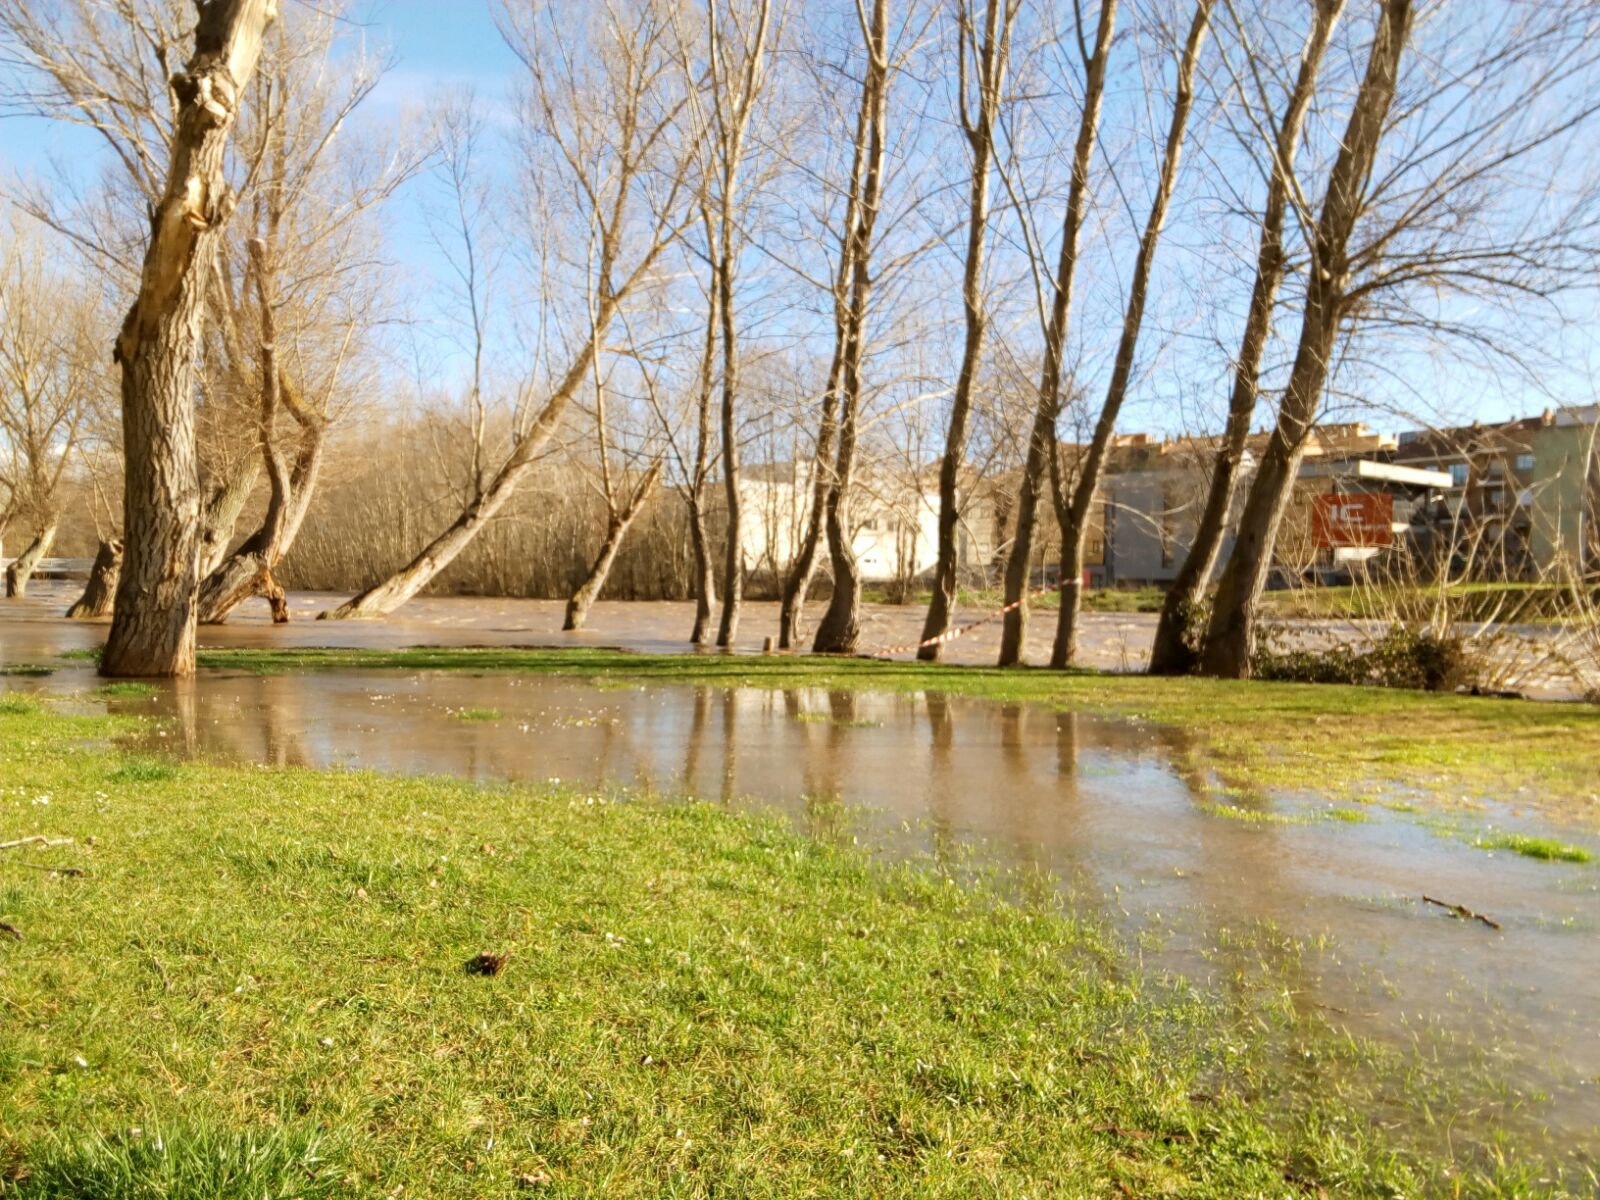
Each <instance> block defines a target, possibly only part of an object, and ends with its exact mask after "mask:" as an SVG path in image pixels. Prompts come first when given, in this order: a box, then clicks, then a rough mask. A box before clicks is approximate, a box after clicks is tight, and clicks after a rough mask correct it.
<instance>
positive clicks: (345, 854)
mask: <svg viewBox="0 0 1600 1200" xmlns="http://www.w3.org/2000/svg"><path fill="white" fill-rule="evenodd" d="M118 724H119V722H118V721H117V720H116V719H113V718H104V717H101V718H80V717H70V716H62V715H56V714H50V713H46V712H42V711H39V710H38V709H37V708H30V709H27V710H25V711H18V712H11V713H6V714H5V715H0V777H3V778H4V779H5V780H6V781H7V784H8V788H7V790H6V792H5V793H4V794H0V820H3V821H4V825H5V828H7V829H10V830H16V831H17V833H18V834H19V835H20V834H29V833H34V832H39V833H47V834H49V835H52V836H54V837H71V838H73V839H75V840H74V842H73V843H72V844H71V845H63V846H58V847H54V848H52V849H51V852H50V854H51V859H50V861H51V862H53V863H56V864H57V865H62V866H71V867H76V868H79V869H80V870H82V871H84V872H86V873H84V874H79V875H59V874H51V873H49V872H43V871H38V872H36V871H20V870H19V871H15V872H11V871H6V867H5V863H4V861H0V871H5V874H6V878H5V883H6V886H5V887H4V888H3V889H0V920H4V921H6V922H7V923H8V924H9V925H11V926H13V927H14V928H15V929H16V930H18V931H19V933H20V934H21V936H22V938H23V940H21V941H8V942H5V943H0V981H3V983H4V992H5V1004H6V1011H7V1012H8V1013H21V1014H26V1019H24V1020H10V1019H8V1020H6V1021H3V1022H0V1094H4V1095H5V1096H6V1097H7V1100H6V1103H5V1105H4V1106H0V1146H4V1147H6V1148H7V1156H6V1160H5V1161H6V1162H7V1164H8V1165H9V1169H10V1171H11V1173H12V1178H11V1180H10V1181H8V1182H7V1183H6V1184H5V1185H4V1189H5V1191H6V1194H16V1195H19V1196H23V1197H30V1198H38V1197H55V1196H67V1195H83V1194H94V1195H109V1196H116V1195H122V1194H128V1195H135V1194H137V1195H145V1194H151V1195H153V1194H161V1195H171V1196H178V1197H188V1196H194V1197H199V1196H230V1195H234V1194H239V1195H245V1194H248V1195H268V1194H271V1195H306V1196H312V1195H319V1194H339V1195H355V1196H362V1195H372V1196H380V1195H382V1196H388V1195H393V1194H395V1193H396V1189H397V1188H399V1189H403V1191H404V1193H405V1194H408V1195H409V1194H414V1195H426V1196H431V1197H445V1198H449V1197H457V1196H462V1197H465V1196H490V1195H494V1196H503V1195H507V1194H510V1193H512V1192H514V1191H516V1190H518V1189H519V1188H547V1189H549V1190H550V1191H551V1192H552V1193H553V1194H561V1195H598V1194H605V1195H607V1196H658V1195H667V1194H671V1195H699V1194H708V1193H711V1192H726V1193H729V1194H763V1195H773V1196H779V1195H782V1196H790V1195H830V1196H833V1195H841V1196H842V1195H873V1196H918V1197H921V1196H951V1197H956V1196H961V1197H965V1196H971V1195H979V1194H983V1195H1024V1194H1026V1195H1035V1194H1037V1195H1044V1194H1061V1195H1137V1196H1154V1195H1173V1196H1179V1195H1181V1196H1185V1197H1196V1198H1201V1200H1205V1198H1213V1200H1222V1198H1224V1197H1227V1198H1232V1197H1239V1196H1284V1195H1308V1196H1316V1195H1318V1194H1322V1193H1326V1194H1328V1195H1330V1196H1340V1197H1346V1196H1351V1197H1377V1196H1396V1195H1406V1196H1413V1195H1431V1194H1438V1195H1450V1196H1482V1197H1488V1196H1496V1197H1502V1198H1506V1197H1520V1198H1529V1197H1563V1196H1575V1195H1581V1194H1584V1193H1585V1192H1587V1191H1588V1190H1590V1189H1591V1186H1592V1183H1593V1177H1592V1175H1589V1176H1584V1175H1582V1173H1581V1171H1579V1173H1578V1174H1576V1175H1571V1176H1570V1177H1567V1178H1565V1179H1564V1177H1563V1176H1562V1174H1561V1168H1558V1167H1556V1166H1553V1165H1551V1164H1550V1163H1548V1162H1545V1161H1542V1160H1541V1159H1540V1158H1539V1156H1538V1155H1536V1154H1532V1153H1530V1152H1528V1151H1527V1149H1526V1147H1525V1146H1523V1145H1521V1144H1520V1143H1517V1142H1515V1141H1512V1140H1507V1139H1506V1138H1505V1137H1504V1136H1503V1135H1495V1136H1494V1137H1493V1138H1492V1139H1491V1140H1490V1141H1488V1142H1480V1143H1477V1144H1472V1143H1471V1141H1470V1139H1469V1138H1467V1137H1465V1136H1462V1135H1461V1134H1460V1133H1459V1132H1458V1131H1457V1132H1453V1134H1452V1136H1451V1137H1449V1138H1435V1139H1432V1140H1429V1139H1427V1138H1418V1139H1413V1138H1412V1136H1411V1133H1412V1132H1416V1131H1417V1129H1418V1126H1417V1123H1416V1121H1415V1115H1416V1114H1418V1113H1425V1112H1441V1113H1442V1112H1451V1111H1463V1110H1464V1109H1465V1108H1466V1107H1468V1106H1469V1105H1470V1103H1472V1101H1471V1098H1470V1097H1463V1096H1461V1095H1458V1094H1456V1093H1455V1092H1454V1091H1453V1090H1452V1087H1453V1085H1452V1084H1450V1082H1449V1081H1448V1080H1444V1079H1440V1078H1436V1077H1434V1076H1433V1075H1430V1074H1429V1073H1428V1072H1427V1071H1425V1070H1423V1069H1420V1068H1419V1067H1416V1066H1407V1067H1405V1068H1403V1069H1401V1068H1399V1067H1397V1066H1396V1067H1395V1069H1393V1070H1385V1069H1384V1067H1383V1064H1384V1063H1385V1062H1386V1061H1389V1060H1390V1059H1391V1058H1392V1055H1390V1054H1389V1053H1388V1052H1381V1051H1378V1050H1376V1049H1374V1048H1372V1047H1370V1046H1369V1045H1367V1044H1366V1043H1364V1042H1362V1041H1361V1040H1359V1039H1356V1038H1352V1037H1349V1036H1339V1035H1336V1034H1334V1033H1332V1032H1331V1031H1329V1030H1328V1029H1327V1028H1326V1027H1325V1026H1323V1025H1322V1024H1320V1023H1319V1022H1317V1021H1315V1020H1307V1019H1305V1018H1304V1017H1303V1016H1302V1015H1300V1014H1298V1013H1297V1012H1296V1010H1295V1004H1294V1003H1293V996H1294V995H1295V994H1296V993H1297V992H1298V991H1299V988H1298V986H1297V985H1296V984H1295V982H1294V977H1295V975H1296V973H1297V972H1300V971H1302V970H1304V955H1305V953H1306V950H1305V947H1304V945H1303V943H1302V942H1300V941H1298V940H1297V939H1295V938H1294V937H1292V936H1290V935H1288V934H1287V933H1285V932H1283V931H1282V930H1278V929H1275V928H1273V927H1271V926H1270V925H1268V924H1265V923H1261V924H1247V925H1243V926H1238V927H1231V926H1230V927H1229V928H1228V929H1225V930H1224V931H1222V933H1221V934H1219V936H1218V938H1217V940H1216V943H1215V948H1214V953H1215V954H1216V955H1217V957H1218V962H1219V964H1221V966H1222V967H1223V968H1224V969H1225V970H1226V971H1227V972H1228V973H1229V977H1230V979H1231V980H1232V983H1231V985H1230V987H1229V988H1228V989H1227V990H1226V992H1225V994H1223V995H1222V996H1220V997H1213V996H1209V995H1208V994H1206V993H1203V992H1201V991H1199V990H1197V989H1195V988H1193V987H1190V986H1188V985H1186V984H1183V983H1181V982H1172V983H1166V984H1162V983H1157V982H1154V981H1152V980H1149V979H1146V978H1143V977H1142V975H1141V972H1140V971H1139V969H1138V960H1137V957H1136V953H1135V952H1134V951H1132V950H1130V949H1129V948H1127V947H1125V946H1124V945H1123V944H1122V943H1121V942H1120V940H1119V939H1118V938H1117V937H1116V936H1115V935H1113V934H1112V933H1110V932H1109V927H1108V925H1107V924H1106V923H1105V922H1104V921H1103V920H1101V919H1098V918H1097V917H1096V916H1095V915H1094V914H1093V913H1092V912H1082V911H1077V912H1074V911H1069V910H1067V909H1065V908H1063V906H1062V904H1061V902H1060V900H1059V897H1058V894H1057V893H1056V891H1055V890H1054V889H1053V888H1049V887H1043V886H1041V887H1039V888H1038V889H1036V890H1035V891H1034V892H1033V893H1032V894H1031V895H1030V896H1027V897H1019V896H1018V895H1017V891H1016V889H1014V888H1001V887H1000V886H999V885H998V884H991V883H989V882H987V881H986V880H985V879H984V877H983V876H981V875H979V876H977V877H975V878H973V879H971V880H970V881H967V882H964V883H961V884H958V883H957V882H956V880H955V878H954V877H953V876H952V875H951V874H949V873H948V872H947V871H945V870H943V869H942V868H941V867H940V866H939V864H938V863H937V862H936V861H933V862H917V863H911V864H904V865H900V866H892V865H888V864H884V863H875V862H873V861H871V860H869V859H868V858H867V857H865V856H864V855H863V854H862V853H861V852H859V851H857V850H855V849H853V848H851V847H849V846H846V845H839V844H834V843H830V842H827V841H824V840H818V839H812V838H807V837H803V836H799V835H797V834H796V833H793V832H790V831H789V830H787V829H786V828H785V827H784V826H783V825H782V824H780V823H778V822H776V821H773V820H767V819H762V818H759V817H755V816H749V815H740V814H738V813H735V812H730V811H726V810H723V809H720V808H717V807H713V806H711V805H706V804H694V803H680V804H664V803H660V802H657V801H654V800H652V799H649V798H647V797H642V796H640V795H639V794H638V793H630V792H626V791H614V792H608V793H596V792H594V791H591V790H589V789H587V788H583V787H579V788H571V787H562V786H559V785H553V784H544V785H513V784H505V783H493V784H474V783H472V782H469V781H465V780H450V779H437V778H398V779H396V778H386V777H382V776H378V775H374V774H370V773H366V772H357V771H350V772H346V771H334V772H319V771H312V770H305V769H264V768H261V767H226V766H218V765H214V764H207V763H195V764H191V765H186V766H184V767H183V768H181V770H176V771H174V775H173V776H172V777H165V778H163V777H159V776H152V775H149V774H146V773H145V772H146V769H147V768H146V764H147V761H148V760H141V759H136V758H130V757H129V756H127V755H124V754H122V753H120V752H118V751H115V750H108V749H96V750H85V749H84V744H85V742H86V740H87V739H90V738H94V737H103V736H104V735H106V734H107V733H108V732H110V731H111V730H113V729H115V728H117V727H118ZM869 732H870V731H869ZM135 782H137V783H139V784H140V786H129V784H130V783H135ZM37 794H49V795H50V796H51V797H53V803H51V804H50V805H49V806H47V807H39V806H34V805H33V804H32V802H31V800H30V799H29V797H34V796H36V795H37ZM820 803H821V804H822V808H823V810H824V811H823V813H822V817H823V819H824V820H827V819H837V817H838V813H837V804H836V802H834V801H830V800H828V799H826V798H824V799H823V800H822V801H821V802H820ZM12 861H16V862H23V861H34V858H33V856H32V855H31V854H30V855H28V856H27V857H26V858H17V859H14V860H12ZM39 861H42V859H40V860H39ZM485 955H488V956H490V957H492V958H493V959H494V960H495V961H496V963H497V967H496V969H495V970H494V971H492V972H483V971H480V972H479V973H477V974H472V973H469V972H468V971H467V970H466V969H465V968H464V964H466V963H469V962H481V961H485V960H484V958H483V956H485ZM1391 1065H1393V1064H1391ZM1374 1070H1384V1074H1383V1075H1382V1076H1381V1078H1380V1077H1375V1076H1374V1075H1373V1071H1374ZM1375 1080H1376V1082H1375ZM1376 1113H1382V1114H1384V1119H1381V1120H1375V1119H1374V1114H1376ZM1400 1113H1405V1114H1410V1115H1411V1119H1410V1121H1409V1123H1407V1122H1400V1121H1396V1120H1390V1119H1388V1118H1389V1116H1391V1115H1393V1114H1400ZM1423 1124H1424V1125H1425V1124H1426V1122H1424V1123H1423ZM136 1128H137V1129H138V1130H139V1131H140V1132H139V1133H137V1134H135V1133H134V1132H133V1130H134V1129H136ZM253 1131H270V1132H253ZM0 1169H3V1168H0ZM228 1180H234V1181H243V1182H238V1183H225V1181H228ZM233 1186H237V1187H239V1188H242V1189H243V1190H240V1191H237V1192H231V1191H228V1190H225V1187H233ZM119 1188H121V1189H123V1190H122V1191H119V1190H117V1189H119Z"/></svg>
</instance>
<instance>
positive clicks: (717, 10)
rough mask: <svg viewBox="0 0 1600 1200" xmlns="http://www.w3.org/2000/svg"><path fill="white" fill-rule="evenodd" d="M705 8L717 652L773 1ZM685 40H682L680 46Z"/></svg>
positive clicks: (729, 593) (739, 551)
mask: <svg viewBox="0 0 1600 1200" xmlns="http://www.w3.org/2000/svg"><path fill="white" fill-rule="evenodd" d="M705 5H706V11H705V39H704V41H705V63H704V66H703V67H698V66H696V65H695V64H694V63H693V61H692V59H693V56H692V55H691V54H690V52H689V51H688V49H687V48H685V49H684V51H683V54H684V59H685V62H686V64H687V65H688V72H687V74H689V75H690V92H689V110H690V114H691V118H692V120H693V124H694V126H695V131H696V134H697V136H698V137H699V138H700V140H701V141H702V142H703V143H704V145H705V155H706V158H707V160H708V161H707V162H706V164H705V182H704V184H703V186H702V187H701V190H700V196H699V209H700V220H701V225H702V227H703V229H704V232H705V252H706V262H707V266H708V269H709V272H710V280H709V284H708V286H707V288H706V303H707V314H706V324H707V332H706V338H707V346H708V349H709V346H710V342H711V339H712V338H713V336H715V337H716V339H717V340H718V341H719V342H720V345H721V349H722V396H721V404H720V406H719V423H720V426H721V435H722V456H721V457H722V491H723V509H724V512H725V515H726V529H727V533H726V536H725V539H724V546H723V562H722V612H721V615H720V617H719V618H718V622H717V645H719V646H731V645H733V642H734V638H735V636H736V634H737V632H738V628H739V608H740V603H741V600H742V597H743V591H744V562H743V549H744V547H743V543H742V541H741V539H740V536H739V534H740V493H739V429H738V420H737V416H738V412H737V410H738V401H739V321H738V315H739V314H738V309H737V307H736V305H735V303H734V300H735V295H734V291H735V280H736V276H737V273H738V265H739V257H740V254H741V251H742V249H743V243H744V240H745V233H744V230H743V228H742V223H743V217H744V215H745V211H746V209H747V208H748V201H747V198H746V195H745V194H744V192H743V186H744V183H743V180H742V179H741V178H740V174H741V171H742V169H743V167H744V165H745V158H746V154H747V150H748V145H749V134H750V126H751V120H752V117H753V116H754V114H755V112H756V110H757V106H758V104H759V103H760V99H761V95H762V92H763V91H764V90H765V87H766V81H767V58H768V41H769V32H770V29H771V25H772V0H705ZM686 40H687V39H682V38H680V41H686ZM700 79H703V80H704V103H702V94H701V90H700V88H699V87H698V86H697V84H698V81H699V80H700ZM707 110H709V111H707ZM713 330H715V333H713ZM708 385H709V376H708V375H707V373H706V372H705V370H704V369H703V370H702V389H703V391H702V394H703V395H705V396H706V397H707V399H709V386H708ZM696 458H697V464H698V465H700V466H703V465H704V460H705V455H704V454H703V453H702V452H700V451H698V450H697V453H696ZM692 504H693V512H692V514H691V515H692V518H693V519H694V521H695V522H696V537H697V544H698V543H699V542H703V539H704V529H703V517H702V516H701V515H700V513H699V497H698V496H696V497H695V498H694V500H693V501H692ZM697 628H698V622H697Z"/></svg>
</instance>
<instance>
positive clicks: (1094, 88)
mask: <svg viewBox="0 0 1600 1200" xmlns="http://www.w3.org/2000/svg"><path fill="white" fill-rule="evenodd" d="M1116 23H1117V0H1101V3H1100V18H1099V23H1098V27H1097V29H1096V31H1095V42H1094V50H1093V51H1092V52H1091V53H1090V54H1089V57H1088V59H1087V60H1086V61H1085V63H1084V91H1083V112H1082V115H1081V117H1080V118H1079V120H1078V141H1077V144H1076V146H1075V147H1074V148H1073V153H1072V181H1071V183H1070V185H1069V186H1068V189H1067V211H1066V216H1065V217H1064V218H1063V221H1062V235H1061V256H1060V261H1059V262H1058V264H1057V267H1056V278H1055V287H1054V294H1053V296H1052V298H1051V304H1050V320H1049V323H1048V324H1047V326H1046V328H1045V339H1044V363H1043V366H1042V368H1041V370H1040V373H1039V395H1038V399H1037V401H1036V403H1035V407H1034V414H1033V427H1032V429H1031V430H1030V431H1029V434H1028V453H1027V457H1026V458H1025V459H1024V461H1023V466H1022V481H1021V483H1020V485H1019V486H1018V489H1017V528H1016V532H1015V533H1014V534H1013V536H1012V539H1011V553H1010V554H1009V555H1008V556H1007V558H1006V578H1005V584H1006V589H1005V603H1006V604H1007V605H1008V606H1015V607H1012V608H1011V609H1010V611H1009V612H1007V613H1006V615H1005V620H1004V624H1003V626H1002V628H1001V631H1000V658H999V665H1000V666H1002V667H1009V666H1015V665H1016V664H1018V663H1020V662H1021V661H1022V647H1023V643H1024V640H1025V639H1026V637H1027V633H1028V583H1029V576H1030V574H1031V567H1032V562H1033V529H1034V524H1035V522H1036V521H1037V520H1038V512H1039V497H1040V494H1041V492H1042V490H1043V487H1044V482H1045V472H1046V471H1047V470H1050V469H1052V466H1053V464H1054V463H1055V462H1056V459H1057V449H1056V419H1057V417H1058V416H1059V415H1060V413H1061V369H1062V356H1063V354H1064V353H1065V351H1066V341H1067V322H1068V319H1069V317H1070V315H1071V312H1072V285H1073V279H1074V277H1075V276H1076V274H1077V267H1078V238H1079V236H1080V235H1081V234H1082V232H1083V222H1084V214H1085V210H1086V209H1087V206H1088V195H1089V164H1090V162H1091V160H1092V159H1093V158H1094V144H1095V138H1096V137H1097V136H1098V134H1099V129H1100V108H1101V104H1102V102H1103V100H1104V99H1105V85H1106V62H1107V60H1108V59H1109V58H1110V54H1111V35H1112V32H1113V31H1114V29H1115V27H1116ZM1063 582H1065V581H1063Z"/></svg>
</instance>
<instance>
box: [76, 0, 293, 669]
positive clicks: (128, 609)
mask: <svg viewBox="0 0 1600 1200" xmlns="http://www.w3.org/2000/svg"><path fill="white" fill-rule="evenodd" d="M199 9H200V15H199V23H198V24H197V26H196V27H195V47H194V55H193V57H191V58H190V60H189V62H188V64H187V66H186V68H185V70H184V71H183V72H182V73H180V74H178V75H175V76H174V77H173V79H172V81H171V85H170V87H171V91H172V94H173V95H174V96H175V97H176V99H177V101H178V116H177V121H176V123H175V127H174V132H173V138H172V147H171V161H170V164H169V168H168V173H167V181H166V189H165V191H164V192H163V194H162V196H161V198H160V200H159V201H158V202H157V203H156V205H155V208H154V211H153V213H152V215H151V235H150V244H149V245H148V247H147V248H146V250H145V258H144V268H143V272H142V274H141V277H140V281H139V292H138V295H137V297H136V298H135V299H134V302H133V305H132V307H131V308H130V309H129V310H128V315H127V318H126V319H125V320H124V321H123V324H122V328H121V330H120V331H119V333H118V334H117V340H116V348H115V351H114V353H113V355H112V357H113V358H114V359H115V361H116V362H117V363H118V365H120V366H121V368H122V426H123V456H124V461H125V463H126V482H125V485H124V493H123V530H124V542H125V551H124V556H123V569H122V574H121V578H120V580H119V581H118V585H117V599H116V604H115V608H114V611H113V614H112V621H111V633H110V636H109V637H108V639H107V641H106V648H105V653H104V654H103V655H102V656H101V659H100V671H101V673H102V674H104V675H110V676H125V675H167V676H185V675H191V674H193V673H194V641H195V598H196V597H195V594H196V591H197V588H198V586H199V532H200V484H199V474H198V469H197V466H196V454H195V433H194V372H195V358H196V349H197V347H198V344H199V341H200V323H201V317H202V314H203V310H204V303H205V295H206V289H207V285H208V280H209V276H210V271H211V268H212V264H213V261H214V259H215V255H216V247H217V242H218V241H219V240H220V238H221V237H222V232H223V229H224V227H225V226H226V224H227V222H228V218H229V217H230V216H231V215H232V207H233V200H232V197H231V195H230V193H229V190H228V187H227V182H226V179H225V176H224V174H223V166H224V156H225V151H226V149H227V141H228V134H229V132H230V131H231V129H232V127H233V123H234V118H235V116H236V115H237V111H238V109H237V106H238V100H239V97H240V96H241V95H242V94H243V92H244V89H245V85H246V84H247V83H248V82H249V79H250V76H251V74H252V73H253V72H254V70H255V66H256V60H257V58H258V57H259V56H260V53H261V41H262V38H263V36H264V35H265V33H266V29H267V26H268V25H269V24H270V23H271V22H272V21H273V19H274V18H275V17H276V16H277V3H276V0H207V2H205V3H202V4H200V6H199Z"/></svg>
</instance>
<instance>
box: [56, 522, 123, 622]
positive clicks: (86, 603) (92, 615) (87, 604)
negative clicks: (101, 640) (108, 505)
mask: <svg viewBox="0 0 1600 1200" xmlns="http://www.w3.org/2000/svg"><path fill="white" fill-rule="evenodd" d="M121 574H122V542H121V541H120V540H113V541H109V542H105V541H103V542H101V543H100V549H99V550H97V551H96V552H95V556H94V566H93V567H91V568H90V569H89V582H88V583H87V584H85V585H84V588H83V595H81V596H79V597H78V601H77V603H76V604H74V605H73V606H72V607H71V608H69V609H67V618H68V619H69V620H73V621H96V620H99V619H100V618H102V617H109V616H110V615H111V606H112V603H113V602H114V601H115V599H116V595H117V577H118V576H119V575H121Z"/></svg>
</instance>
